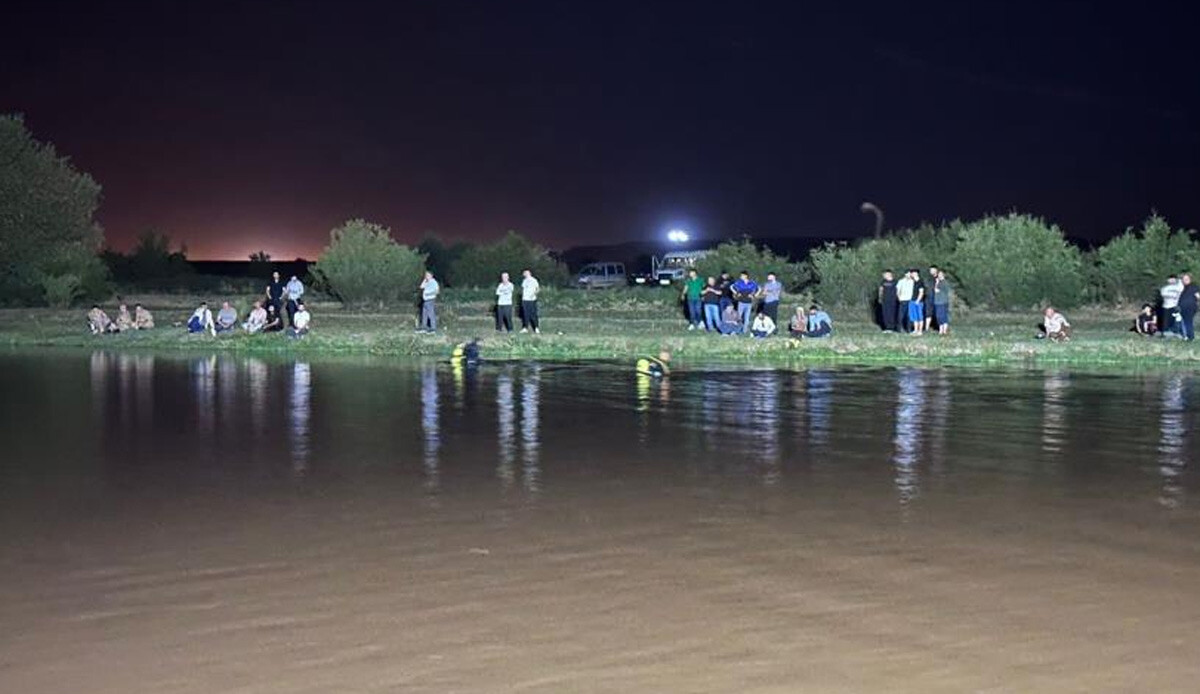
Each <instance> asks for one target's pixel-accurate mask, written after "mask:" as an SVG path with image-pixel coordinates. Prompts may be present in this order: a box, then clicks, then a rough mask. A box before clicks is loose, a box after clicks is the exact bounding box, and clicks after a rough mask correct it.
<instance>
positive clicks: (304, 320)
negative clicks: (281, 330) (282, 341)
mask: <svg viewBox="0 0 1200 694" xmlns="http://www.w3.org/2000/svg"><path fill="white" fill-rule="evenodd" d="M310 320H312V316H311V315H309V313H308V308H306V307H305V306H304V302H303V301H297V302H296V313H295V315H293V316H292V327H290V328H288V332H287V336H288V337H290V338H293V339H298V338H301V337H304V336H305V335H307V334H308V323H309V321H310Z"/></svg>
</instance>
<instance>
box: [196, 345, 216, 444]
mask: <svg viewBox="0 0 1200 694" xmlns="http://www.w3.org/2000/svg"><path fill="white" fill-rule="evenodd" d="M191 371H192V385H193V388H194V389H195V393H196V433H197V435H199V436H200V437H201V439H202V440H210V439H212V437H213V435H214V434H215V433H216V402H217V401H216V394H217V392H216V371H217V357H216V355H210V356H207V357H200V358H198V359H193V360H192V364H191Z"/></svg>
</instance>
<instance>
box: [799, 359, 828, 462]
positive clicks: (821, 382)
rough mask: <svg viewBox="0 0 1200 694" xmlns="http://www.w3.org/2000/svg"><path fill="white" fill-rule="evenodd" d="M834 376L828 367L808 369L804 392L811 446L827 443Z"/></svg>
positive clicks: (816, 446) (823, 446) (821, 445)
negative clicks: (806, 398) (806, 401)
mask: <svg viewBox="0 0 1200 694" xmlns="http://www.w3.org/2000/svg"><path fill="white" fill-rule="evenodd" d="M833 386H834V376H833V373H832V372H831V371H829V370H828V369H810V370H809V371H808V382H807V383H806V384H805V389H804V390H805V392H806V393H807V394H808V408H807V409H808V440H809V442H810V443H811V444H812V446H813V448H816V449H823V448H825V446H826V445H828V444H829V435H830V422H831V421H832V419H833Z"/></svg>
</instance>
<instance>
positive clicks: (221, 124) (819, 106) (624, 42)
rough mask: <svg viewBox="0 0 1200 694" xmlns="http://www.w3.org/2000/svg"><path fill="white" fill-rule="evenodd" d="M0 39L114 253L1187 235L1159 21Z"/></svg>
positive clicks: (598, 11) (699, 7) (896, 15)
mask: <svg viewBox="0 0 1200 694" xmlns="http://www.w3.org/2000/svg"><path fill="white" fill-rule="evenodd" d="M1181 4H1182V3H1181ZM835 6H836V7H837V9H834V8H835ZM814 8H816V9H814ZM5 23H6V25H8V26H6V31H5V39H4V41H3V42H0V111H4V112H19V113H24V114H25V116H26V122H27V124H28V125H29V126H30V128H31V129H32V130H33V131H34V133H35V134H36V136H37V137H39V138H41V139H46V140H50V141H52V142H54V143H55V144H56V145H57V146H58V147H59V149H60V150H61V151H62V152H63V153H65V154H68V155H70V156H71V158H72V159H73V160H74V161H75V162H76V164H77V165H78V166H79V167H80V168H81V169H83V170H85V171H88V172H89V173H91V174H92V175H93V176H95V177H96V179H97V180H98V181H99V182H100V183H101V184H102V185H103V187H104V202H103V205H102V208H101V211H100V220H101V223H102V224H103V225H104V227H105V230H106V235H107V238H108V241H109V243H110V244H111V245H113V246H114V247H116V248H119V249H124V248H127V247H128V246H129V245H130V243H131V241H132V239H134V238H135V237H136V236H137V234H138V233H139V232H140V231H142V230H143V229H146V228H148V227H153V228H157V229H159V230H162V231H165V232H167V233H169V234H170V235H171V236H172V237H173V238H175V239H178V240H181V241H183V242H185V243H186V244H187V246H188V248H189V254H190V256H191V257H193V258H244V257H245V256H246V255H247V254H248V253H250V252H252V251H255V250H258V249H260V248H261V249H265V250H266V251H268V252H269V253H271V254H272V256H273V257H275V258H278V259H284V258H292V257H296V256H306V257H310V258H311V257H314V256H315V255H316V253H317V252H318V251H319V250H320V249H321V248H322V247H323V246H324V245H325V242H326V241H327V238H328V231H329V229H330V228H332V227H333V226H335V225H336V224H338V223H339V222H341V221H343V220H345V219H347V218H351V217H365V218H368V219H371V220H374V221H378V222H381V223H383V224H386V225H388V226H390V227H391V228H392V229H393V231H394V232H395V236H396V237H397V239H398V240H400V241H407V242H415V241H417V240H418V239H419V238H420V237H421V236H422V235H423V234H424V233H425V232H426V231H435V232H437V233H439V234H441V235H443V236H445V237H446V238H449V239H462V240H468V241H485V240H488V239H491V238H494V237H496V236H498V235H499V234H501V233H502V232H503V231H504V230H507V229H517V230H520V231H523V232H525V233H528V234H529V235H531V236H533V237H534V238H536V239H537V240H539V241H541V242H543V243H545V244H548V245H551V246H554V247H559V248H563V247H567V246H571V245H575V244H585V243H586V244H591V243H603V242H608V241H613V242H616V241H625V240H636V239H646V238H650V237H654V236H658V235H661V234H662V233H663V232H664V231H665V230H666V229H667V228H669V227H671V226H683V227H686V228H688V229H690V230H692V231H693V232H695V233H697V234H700V235H705V236H709V237H719V236H728V235H733V234H740V233H749V234H752V235H755V236H762V237H777V236H806V237H823V236H846V235H850V234H856V233H859V234H865V233H868V232H869V230H870V229H871V223H870V220H869V218H867V217H866V216H864V215H863V214H862V213H861V212H859V209H858V207H859V204H860V203H861V202H862V201H864V200H871V201H873V202H875V203H877V204H878V205H880V206H881V207H882V208H883V209H884V210H885V211H886V213H887V217H888V223H889V226H899V225H911V224H915V223H918V222H920V221H922V220H930V221H938V220H942V219H950V218H954V217H957V216H964V217H972V216H976V215H980V214H983V213H986V212H989V211H995V212H1005V211H1008V210H1010V209H1014V208H1015V209H1018V210H1021V211H1028V212H1033V213H1036V214H1039V215H1044V216H1046V217H1048V218H1050V219H1051V220H1053V221H1056V222H1058V223H1060V224H1061V225H1063V227H1064V228H1065V230H1066V231H1067V232H1068V233H1069V234H1070V235H1072V236H1077V237H1083V238H1089V239H1097V240H1098V239H1103V238H1106V237H1108V236H1111V235H1112V234H1114V233H1117V232H1120V231H1121V230H1123V229H1124V228H1125V227H1126V226H1129V225H1133V224H1137V223H1138V222H1140V220H1141V219H1142V218H1144V217H1145V216H1146V215H1147V214H1148V213H1149V212H1150V211H1151V210H1152V209H1157V210H1158V211H1159V212H1161V213H1162V214H1164V215H1166V216H1167V217H1168V218H1169V219H1170V220H1171V221H1172V222H1173V223H1175V224H1177V225H1183V226H1188V227H1197V226H1200V196H1197V192H1198V188H1200V186H1198V184H1200V120H1198V116H1200V108H1198V107H1200V61H1198V60H1197V58H1196V48H1195V37H1194V33H1195V31H1194V27H1195V23H1194V22H1193V21H1192V17H1191V16H1190V13H1189V14H1185V13H1184V11H1183V10H1177V9H1171V6H1170V5H1167V4H1163V5H1161V6H1156V5H1155V3H1146V2H1143V3H1127V4H1125V5H1124V6H1123V7H1122V10H1121V11H1119V12H1118V11H1112V12H1110V11H1101V10H1097V9H1094V8H1093V7H1092V6H1091V4H1090V3H1037V4H1028V5H1023V4H1020V3H973V2H957V3H953V4H951V3H946V4H941V3H939V4H928V3H894V2H888V3H878V4H874V5H872V4H867V3H857V4H856V3H790V4H788V5H786V6H784V5H768V4H757V3H752V2H729V3H705V2H693V3H675V4H663V5H656V4H653V3H631V4H623V3H590V4H588V6H586V7H585V6H584V4H583V3H573V2H556V3H528V2H480V3H460V2H447V1H438V2H432V1H431V2H420V3H416V2H413V3H408V2H393V3H379V4H374V3H372V4H366V3H354V2H261V3H249V2H246V3H222V2H204V3H194V4H192V3H153V4H139V3H134V2H120V3H103V2H94V1H93V2H67V3H55V2H37V3H32V2H31V3H26V2H18V3H17V8H16V10H15V11H13V10H9V11H7V12H6V22H5Z"/></svg>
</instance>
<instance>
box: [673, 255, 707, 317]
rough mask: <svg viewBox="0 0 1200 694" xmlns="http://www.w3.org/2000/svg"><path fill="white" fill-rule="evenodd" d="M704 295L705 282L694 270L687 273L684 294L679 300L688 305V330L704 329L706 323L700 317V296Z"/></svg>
mask: <svg viewBox="0 0 1200 694" xmlns="http://www.w3.org/2000/svg"><path fill="white" fill-rule="evenodd" d="M703 293H704V280H702V279H700V276H699V275H698V274H697V273H696V269H695V268H692V269H690V270H688V271H687V280H685V281H684V283H683V292H682V293H681V294H680V295H679V298H680V299H681V300H683V301H684V302H685V303H686V305H687V318H688V330H695V329H696V328H699V327H702V326H703V325H704V321H703V320H702V318H701V315H700V295H701V294H703Z"/></svg>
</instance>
